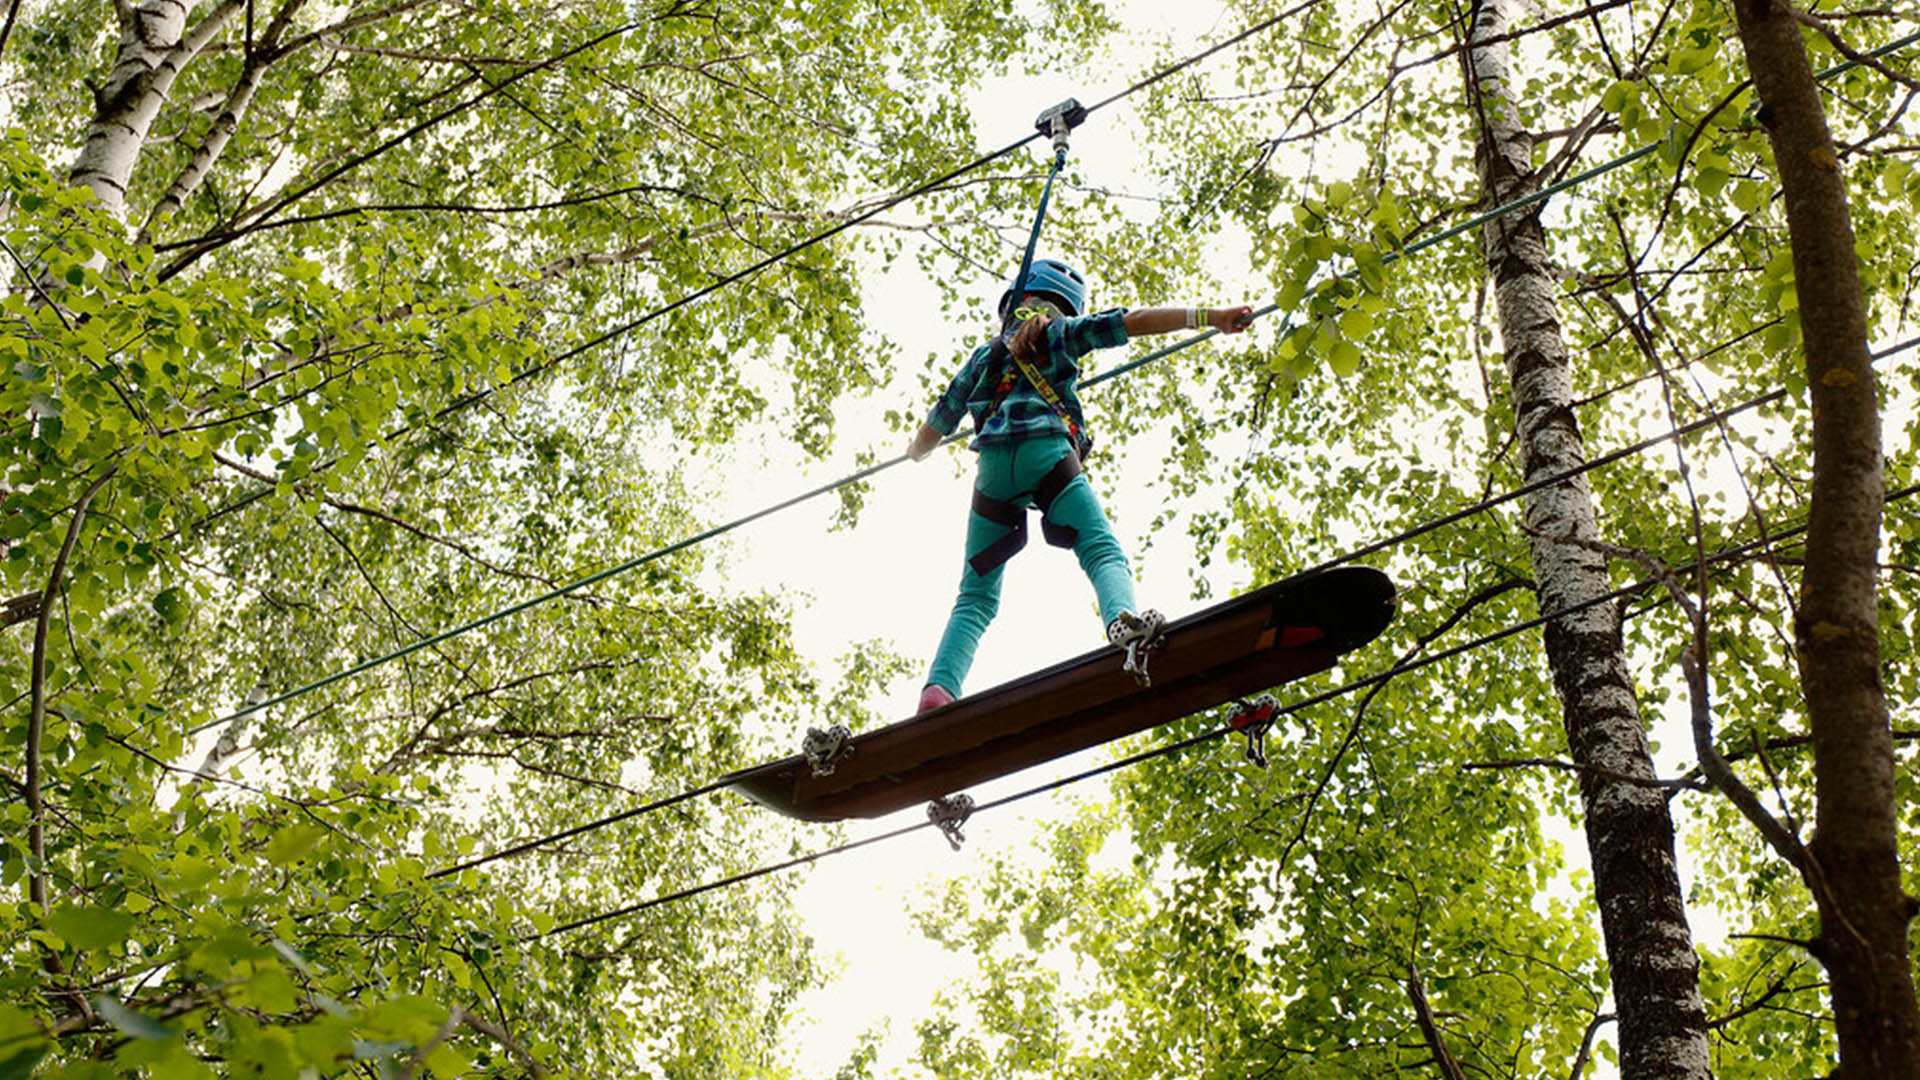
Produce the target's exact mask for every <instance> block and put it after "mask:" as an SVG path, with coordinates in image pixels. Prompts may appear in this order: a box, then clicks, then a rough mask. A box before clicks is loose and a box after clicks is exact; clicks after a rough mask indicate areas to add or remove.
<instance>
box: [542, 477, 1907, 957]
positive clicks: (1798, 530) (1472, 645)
mask: <svg viewBox="0 0 1920 1080" xmlns="http://www.w3.org/2000/svg"><path fill="white" fill-rule="evenodd" d="M1915 491H1920V485H1910V486H1908V487H1905V488H1901V489H1900V490H1898V491H1894V492H1890V493H1889V494H1888V495H1887V497H1886V502H1888V503H1893V502H1897V501H1899V500H1901V499H1904V498H1906V497H1908V496H1910V495H1912V494H1914V492H1915ZM1806 530H1807V525H1806V523H1805V522H1802V523H1801V524H1798V525H1794V526H1792V527H1790V528H1786V529H1780V530H1776V531H1774V532H1773V533H1771V534H1769V535H1767V536H1764V537H1762V538H1760V539H1758V540H1750V541H1748V542H1747V543H1744V544H1740V545H1737V546H1735V547H1730V548H1726V549H1723V550H1721V551H1719V552H1716V553H1714V554H1712V555H1709V556H1707V557H1706V559H1705V564H1706V565H1709V566H1719V565H1723V564H1738V563H1741V562H1744V561H1746V560H1747V559H1749V558H1753V557H1758V556H1759V555H1762V554H1765V553H1766V552H1768V551H1769V550H1771V549H1772V548H1774V547H1776V546H1777V545H1779V544H1780V543H1782V542H1783V541H1785V540H1789V539H1791V538H1793V537H1796V536H1799V535H1800V534H1802V533H1804V532H1806ZM1695 565H1698V563H1697V562H1696V561H1687V562H1683V563H1681V564H1679V565H1678V566H1676V567H1675V569H1677V570H1685V569H1689V568H1692V567H1693V566H1695ZM1661 585H1662V581H1661V579H1659V578H1646V579H1643V580H1641V581H1637V582H1634V583H1632V584H1630V585H1623V586H1620V587H1619V588H1616V589H1613V590H1612V591H1610V592H1606V593H1602V594H1600V595H1599V596H1594V597H1591V598H1589V599H1586V600H1582V601H1580V602H1579V603H1576V604H1569V605H1567V606H1566V607H1563V608H1561V609H1559V610H1557V611H1550V612H1548V613H1546V614H1544V615H1538V616H1535V617H1533V618H1531V619H1526V620H1523V621H1521V622H1517V623H1513V624H1511V625H1508V626H1505V627H1502V628H1501V629H1499V630H1495V631H1493V632H1492V633H1488V634H1484V635H1482V636H1480V637H1477V638H1475V639H1473V640H1472V641H1467V642H1463V643H1461V644H1459V645H1455V646H1452V647H1451V648H1447V649H1443V650H1441V651H1440V652H1437V653H1433V654H1431V655H1428V656H1421V657H1417V658H1411V659H1407V660H1403V661H1400V662H1399V663H1396V664H1394V665H1392V666H1391V667H1389V668H1387V669H1386V670H1385V671H1381V672H1377V673H1375V674H1372V675H1367V676H1364V677H1362V678H1359V679H1355V680H1353V681H1351V682H1348V683H1345V684H1342V685H1340V686H1337V687H1334V688H1333V689H1331V690H1325V691H1322V692H1321V693H1318V694H1315V695H1313V696H1311V697H1307V698H1303V699H1301V700H1299V701H1295V702H1291V703H1289V704H1287V705H1285V706H1283V707H1281V708H1280V709H1278V710H1277V711H1276V712H1275V713H1274V717H1273V718H1274V719H1276V720H1277V719H1279V718H1280V717H1282V716H1290V715H1292V714H1294V713H1297V712H1300V711H1302V710H1304V709H1308V708H1311V707H1313V706H1315V705H1323V704H1326V703H1327V702H1329V701H1334V700H1337V699H1339V698H1343V697H1346V696H1347V695H1349V694H1352V693H1354V692H1356V691H1359V690H1365V689H1369V688H1372V687H1375V686H1380V685H1383V684H1385V683H1387V682H1388V681H1390V680H1392V679H1394V678H1395V677H1397V676H1400V675H1404V674H1407V673H1408V672H1412V671H1418V670H1420V669H1421V668H1426V667H1431V666H1432V665H1434V664H1438V663H1441V662H1443V661H1446V660H1451V659H1453V658H1454V657H1456V656H1460V655H1463V654H1465V653H1468V652H1472V651H1473V650H1475V649H1480V648H1484V647H1485V646H1488V645H1491V644H1494V643H1495V642H1498V641H1503V640H1505V639H1507V638H1510V637H1513V636H1514V635H1516V634H1522V633H1525V632H1527V631H1528V630H1532V629H1534V628H1536V627H1539V626H1544V625H1545V624H1547V623H1549V622H1552V621H1553V620H1555V619H1560V618H1564V617H1566V616H1568V615H1573V614H1577V613H1579V612H1581V611H1585V610H1587V609H1588V608H1592V607H1595V606H1598V605H1600V604H1607V603H1612V602H1614V601H1616V600H1620V599H1623V598H1625V597H1628V596H1631V595H1633V594H1635V593H1638V592H1642V591H1644V590H1647V589H1649V588H1657V587H1660V586H1661ZM1234 731H1235V729H1234V728H1233V727H1232V726H1231V725H1227V726H1222V727H1218V728H1214V729H1212V730H1210V731H1205V732H1202V733H1200V734H1198V735H1193V736H1189V737H1187V738H1184V739H1180V740H1178V741H1175V742H1170V743H1167V744H1166V745H1164V746H1156V747H1154V748H1152V749H1150V750H1143V751H1141V752H1139V753H1137V754H1131V755H1128V756H1127V757H1123V758H1118V759H1116V760H1114V761H1110V762H1107V763H1106V764H1104V765H1097V766H1094V767H1093V768H1090V769H1086V770H1084V771H1081V772H1077V773H1074V774H1072V775H1070V776H1064V777H1061V778H1059V779H1056V780H1051V781H1048V782H1047V783H1044V784H1040V785H1038V786H1036V787H1031V788H1027V789H1025V790H1023V791H1018V792H1015V793H1013V794H1011V795H1006V796H1003V797H1001V798H998V799H993V800H991V801H988V802H984V803H981V804H979V805H978V806H975V807H974V808H973V810H972V811H971V813H972V814H980V813H983V812H985V811H988V810H994V809H998V808H1000V807H1003V806H1008V805H1011V804H1013V803H1017V802H1020V801H1022V800H1024V799H1030V798H1033V797H1035V796H1038V795H1043V794H1046V793H1047V792H1051V791H1057V790H1059V789H1061V788H1065V787H1069V786H1071V785H1074V784H1078V783H1081V782H1083V781H1087V780H1091V779H1094V778H1095V777H1099V776H1104V775H1106V774H1108V773H1114V772H1119V771H1120V770H1122V769H1128V768H1132V767H1133V766H1135V765H1139V764H1142V763H1144V762H1147V761H1151V760H1153V759H1155V758H1161V757H1166V756H1168V755H1171V754H1177V753H1179V752H1181V751H1183V750H1188V749H1191V748H1193V747H1195V746H1199V745H1200V744H1202V743H1207V742H1212V741H1213V740H1215V739H1218V738H1220V737H1222V736H1225V735H1231V734H1233V733H1234ZM934 827H936V826H935V823H934V822H933V821H918V822H915V823H913V824H911V825H905V826H902V827H900V828H897V829H894V830H892V831H890V832H884V833H879V834H877V835H874V836H869V837H864V838H862V839H859V840H854V841H851V842H849V843H845V844H840V845H838V846H835V847H830V848H823V849H821V850H819V851H814V852H809V853H807V854H805V855H800V856H796V857H794V858H791V859H787V860H784V861H782V862H778V863H770V864H768V865H765V866H761V867H758V868H756V869H753V870H748V871H744V872H742V873H738V874H733V875H730V876H728V877H724V878H719V879H716V880H713V881H709V882H704V883H702V884H699V885H693V886H689V887H688V888H685V889H680V890H677V891H675V892H670V893H664V894H662V895H660V896H655V897H652V898H650V899H646V900H640V901H636V902H634V903H632V904H627V905H625V906H622V907H618V908H614V909H613V910H611V911H604V912H600V913H599V914H595V915H588V916H585V917H582V918H578V919H574V920H572V921H570V922H565V923H561V924H559V925H557V926H554V927H552V928H550V929H548V930H545V931H542V932H539V933H534V934H529V935H526V936H525V937H523V938H522V939H521V940H522V941H537V940H540V939H542V938H548V937H553V936H555V935H557V934H564V933H567V932H569V931H573V930H579V929H582V928H584V927H588V926H592V925H594V924H596V923H603V922H608V921H611V920H613V919H619V918H624V917H626V916H628V915H636V914H639V913H640V912H642V911H646V910H647V909H649V908H655V907H660V906H662V905H665V904H672V903H676V902H678V901H681V900H686V899H690V898H692V897H695V896H699V895H700V894H702V893H707V892H713V891H714V890H716V889H724V888H727V887H728V886H731V885H737V884H740V883H741V882H745V881H751V880H753V879H755V878H761V877H766V876H768V875H770V874H777V873H780V872H782V871H785V870H791V869H794V868H796V867H800V866H805V865H807V864H809V863H814V862H818V861H820V860H821V859H825V858H828V857H831V856H834V855H840V854H844V853H846V852H849V851H855V850H858V849H860V848H863V847H869V846H871V845H874V844H878V843H882V842H884V841H887V840H892V839H895V838H896V837H901V836H905V835H907V834H908V833H914V832H919V831H921V830H923V829H931V828H934Z"/></svg>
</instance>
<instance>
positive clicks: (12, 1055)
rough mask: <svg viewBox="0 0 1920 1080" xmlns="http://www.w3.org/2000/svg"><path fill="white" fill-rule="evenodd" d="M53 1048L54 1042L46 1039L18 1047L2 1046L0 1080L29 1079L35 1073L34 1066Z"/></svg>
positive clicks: (0, 1048) (0, 1051)
mask: <svg viewBox="0 0 1920 1080" xmlns="http://www.w3.org/2000/svg"><path fill="white" fill-rule="evenodd" d="M52 1049H53V1044H52V1043H50V1042H48V1041H46V1040H45V1039H38V1040H35V1041H34V1042H32V1043H30V1044H28V1045H26V1046H21V1047H17V1048H16V1047H13V1046H0V1080H27V1078H28V1077H30V1076H33V1075H34V1066H36V1065H38V1064H40V1059H41V1058H44V1057H46V1056H47V1051H49V1050H52Z"/></svg>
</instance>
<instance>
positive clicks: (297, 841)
mask: <svg viewBox="0 0 1920 1080" xmlns="http://www.w3.org/2000/svg"><path fill="white" fill-rule="evenodd" d="M326 836H327V831H326V830H325V829H323V828H321V827H320V826H318V825H308V824H305V823H301V824H296V825H287V826H283V827H282V828H281V829H280V830H279V831H278V832H276V833H274V834H273V839H272V840H269V841H267V848H266V855H267V861H268V862H271V863H272V864H273V865H275V866H291V865H293V864H294V863H296V862H298V861H299V860H300V858H301V857H302V856H304V855H306V854H307V853H308V852H310V851H312V850H313V849H314V848H315V847H317V846H318V845H319V843H320V841H322V840H324V839H326Z"/></svg>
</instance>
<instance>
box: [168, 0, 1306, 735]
mask: <svg viewBox="0 0 1920 1080" xmlns="http://www.w3.org/2000/svg"><path fill="white" fill-rule="evenodd" d="M1326 2H1327V0H1305V2H1304V3H1301V4H1298V5H1296V6H1294V7H1292V8H1289V9H1287V10H1285V11H1282V12H1280V13H1279V14H1277V15H1273V16H1269V17H1268V18H1266V19H1263V20H1261V21H1260V22H1258V23H1255V24H1253V25H1252V26H1249V27H1247V28H1246V29H1244V30H1242V31H1240V32H1239V33H1237V34H1234V35H1233V36H1232V37H1229V38H1227V39H1225V40H1224V41H1220V42H1216V43H1215V44H1214V45H1212V46H1210V47H1208V48H1206V49H1204V50H1202V51H1200V52H1197V53H1195V54H1193V55H1191V56H1188V57H1186V58H1185V59H1183V60H1180V61H1178V62H1176V63H1173V64H1170V65H1168V66H1167V67H1165V68H1162V69H1160V70H1159V71H1156V72H1154V73H1153V74H1151V75H1148V76H1147V77H1146V78H1143V79H1141V80H1139V81H1138V82H1135V83H1133V84H1132V85H1130V86H1127V87H1126V88H1124V89H1122V90H1119V91H1117V92H1115V93H1113V94H1110V95H1108V96H1107V97H1105V98H1102V99H1101V100H1100V101H1097V102H1095V103H1094V104H1092V105H1089V106H1087V109H1086V111H1087V114H1088V115H1091V114H1093V113H1095V112H1097V111H1099V110H1101V109H1104V108H1106V107H1107V106H1108V105H1111V104H1113V103H1115V102H1117V101H1119V100H1121V99H1122V98H1125V97H1127V96H1129V95H1131V94H1134V93H1136V92H1138V91H1140V90H1143V89H1145V88H1146V87H1149V86H1152V85H1153V84H1155V83H1157V82H1160V81H1161V80H1163V79H1166V78H1168V77H1169V76H1172V75H1174V74H1176V73H1178V72H1180V71H1183V70H1185V69H1186V68H1189V67H1192V66H1193V65H1195V64H1197V63H1200V62H1201V61H1203V60H1206V59H1208V58H1209V57H1212V56H1214V55H1215V54H1217V53H1219V52H1221V51H1222V50H1225V49H1228V48H1231V47H1232V46H1234V45H1237V44H1239V43H1240V42H1242V41H1245V40H1246V39H1248V38H1250V37H1253V36H1255V35H1257V34H1260V33H1262V32H1264V31H1266V30H1269V29H1271V28H1273V27H1274V26H1276V25H1278V24H1279V23H1281V22H1283V21H1285V20H1286V19H1288V18H1291V17H1292V16H1294V15H1297V14H1299V13H1301V12H1304V11H1307V10H1309V9H1311V8H1314V7H1318V6H1320V5H1321V4H1323V3H1326ZM608 36H611V35H608ZM601 40H604V38H597V39H595V40H594V41H592V42H589V43H588V45H587V46H584V47H591V46H592V45H594V44H598V43H599V41H601ZM576 51H577V50H576ZM509 81H511V80H509ZM1042 137H1043V136H1042V135H1041V134H1040V133H1039V132H1035V133H1034V134H1032V135H1028V136H1026V137H1025V138H1023V139H1020V140H1019V141H1017V142H1013V143H1009V144H1007V145H1006V146H1003V147H1001V148H1000V149H998V150H994V151H992V152H990V153H987V154H984V155H982V156H980V157H978V158H975V159H974V160H973V161H971V162H968V163H966V164H964V165H961V166H958V167H956V168H954V169H951V170H949V171H948V172H946V173H944V174H942V175H941V176H939V177H937V178H935V179H933V180H929V181H927V182H925V183H923V184H920V185H918V186H916V187H913V188H910V189H908V190H907V191H904V192H901V193H899V194H897V195H893V196H890V197H888V198H887V199H885V200H884V201H882V202H880V203H878V204H877V205H875V206H874V207H873V208H872V209H869V210H866V211H863V212H862V213H860V214H856V215H853V216H850V217H848V218H847V219H846V220H844V221H841V222H840V223H839V224H837V225H834V226H833V227H831V228H829V229H826V230H824V231H822V232H819V233H815V234H813V235H811V236H808V237H806V238H804V239H802V240H799V241H797V242H795V243H794V244H792V245H790V246H789V247H787V248H785V249H782V250H781V251H779V252H776V253H775V254H773V255H771V256H768V257H767V258H764V259H761V260H760V261H759V262H756V263H754V264H752V265H751V266H748V267H746V268H745V269H743V270H739V271H736V272H734V273H732V274H729V275H727V276H726V277H723V278H720V279H719V280H717V281H714V282H711V283H709V284H708V285H705V286H703V287H701V288H700V289H698V290H696V291H694V292H692V293H689V294H687V295H686V296H682V297H680V298H679V299H677V300H673V301H670V302H668V303H667V304H665V305H663V306H661V307H658V308H655V309H653V310H651V311H648V312H647V313H645V314H643V315H640V316H638V317H636V318H635V319H633V320H632V321H630V322H627V323H624V324H622V325H620V326H617V327H614V328H613V329H612V330H608V331H606V332H604V333H602V334H600V335H598V336H596V337H594V338H592V339H590V340H588V341H586V342H583V343H581V344H579V345H576V346H574V347H573V348H571V349H568V350H566V351H565V352H562V353H560V354H558V355H555V356H552V357H549V358H548V359H546V360H544V361H542V362H540V363H538V364H535V365H534V366H532V367H530V368H526V369H524V370H522V371H520V372H517V373H515V374H514V376H513V377H512V378H511V379H509V380H507V382H506V383H505V384H504V385H506V386H516V385H519V384H520V383H522V382H525V381H526V380H527V379H530V378H532V377H534V376H536V375H539V374H540V373H542V372H544V371H547V370H550V369H551V368H553V367H554V366H555V365H557V364H560V363H562V362H564V361H566V360H569V359H571V358H573V357H575V356H578V355H580V354H581V353H584V352H586V351H588V350H590V349H593V348H596V347H598V346H600V345H603V344H605V343H606V342H608V341H610V340H612V339H613V338H616V337H619V336H621V335H623V334H627V333H630V332H632V331H633V330H636V329H638V328H639V327H641V326H643V325H645V324H647V323H649V322H652V321H653V320H655V319H657V318H659V317H661V316H663V315H666V314H667V313H669V312H671V311H673V310H675V309H677V308H680V307H683V306H685V305H687V304H690V303H692V302H693V301H695V300H698V299H701V298H702V297H705V296H708V295H711V294H712V293H714V292H716V291H718V290H720V289H722V288H725V287H726V286H728V285H732V284H735V283H737V282H739V281H741V280H743V279H745V278H748V277H751V276H752V275H754V274H756V273H758V272H760V271H761V270H764V269H766V268H767V267H769V266H772V265H774V264H776V263H778V262H781V261H783V260H785V259H788V258H791V257H793V256H794V255H797V254H799V253H800V252H802V251H804V250H806V249H807V248H810V247H813V246H815V245H817V244H820V243H822V242H824V241H826V240H828V239H831V238H832V237H834V236H837V235H839V234H840V233H842V232H845V231H847V230H848V229H851V228H853V227H854V226H856V225H860V224H863V223H865V222H866V221H868V220H870V219H872V218H873V217H876V216H878V215H879V214H882V213H885V212H886V211H888V210H890V209H892V208H893V207H895V206H898V205H900V204H901V203H903V202H908V201H910V200H912V199H915V198H918V197H919V196H921V195H924V194H926V193H928V192H930V191H933V190H936V189H937V188H939V187H941V186H943V185H945V184H948V183H950V182H952V181H953V180H956V179H958V178H959V177H961V176H964V175H966V174H967V173H970V172H973V171H974V170H976V169H979V168H981V167H982V166H985V165H987V164H990V163H991V162H994V161H997V160H999V159H1000V158H1003V157H1006V156H1007V155H1008V154H1011V153H1013V152H1014V151H1015V150H1017V149H1019V148H1020V147H1022V146H1025V145H1027V144H1028V143H1030V142H1033V141H1034V140H1035V139H1039V138H1042ZM496 389H498V387H494V388H489V389H486V390H480V391H476V392H474V393H472V394H468V395H466V396H465V397H462V398H460V399H458V400H456V401H454V402H452V403H451V404H449V405H447V406H446V407H445V408H443V409H441V410H440V411H439V412H437V413H435V414H434V415H435V418H436V419H437V418H442V417H445V416H447V415H449V414H451V413H454V412H457V411H459V410H461V409H464V408H467V407H469V406H471V405H473V404H476V403H478V402H480V401H483V400H485V399H486V398H487V397H489V396H490V395H491V394H492V393H493V392H494V390H496ZM271 490H272V489H271V488H262V489H260V490H258V491H255V492H252V493H249V494H247V495H244V496H242V497H241V498H239V499H236V500H235V501H234V502H232V503H229V504H227V505H226V506H222V507H220V508H219V509H217V510H215V511H213V512H212V513H211V514H209V515H208V520H212V519H213V518H217V517H220V516H222V515H225V514H228V513H231V512H233V511H235V510H239V509H242V508H244V507H246V506H249V505H251V504H252V503H255V502H258V501H259V500H260V499H262V498H264V497H265V496H266V495H267V494H268V493H269V492H270V491H271ZM235 718H236V717H234V716H230V717H226V718H223V719H222V720H220V721H216V722H217V723H224V722H225V721H226V720H231V719H235ZM196 730H198V729H196Z"/></svg>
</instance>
